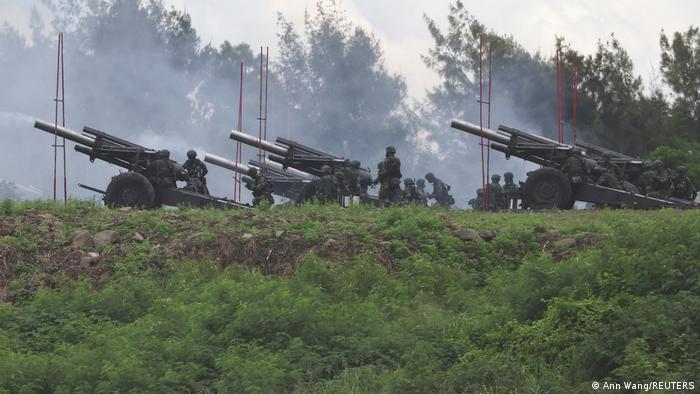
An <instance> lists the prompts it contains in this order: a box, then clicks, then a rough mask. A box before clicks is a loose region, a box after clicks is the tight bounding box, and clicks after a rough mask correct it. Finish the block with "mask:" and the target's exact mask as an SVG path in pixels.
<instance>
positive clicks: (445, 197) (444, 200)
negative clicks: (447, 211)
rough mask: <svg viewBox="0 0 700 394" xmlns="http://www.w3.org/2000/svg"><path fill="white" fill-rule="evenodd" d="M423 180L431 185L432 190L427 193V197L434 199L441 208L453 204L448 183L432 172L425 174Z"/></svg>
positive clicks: (453, 200)
mask: <svg viewBox="0 0 700 394" xmlns="http://www.w3.org/2000/svg"><path fill="white" fill-rule="evenodd" d="M425 180H427V181H428V182H430V183H431V184H432V185H433V191H432V192H431V193H430V194H429V195H428V198H433V199H435V202H437V203H438V205H440V206H441V207H443V208H449V207H450V206H452V205H454V203H455V199H454V198H453V197H452V196H451V195H450V185H447V184H445V183H444V182H443V181H441V180H440V179H439V178H437V177H436V176H435V175H434V174H433V173H432V172H429V173H427V174H425Z"/></svg>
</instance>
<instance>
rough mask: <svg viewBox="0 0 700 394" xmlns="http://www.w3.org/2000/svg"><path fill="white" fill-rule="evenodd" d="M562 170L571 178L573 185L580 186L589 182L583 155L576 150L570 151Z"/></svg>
mask: <svg viewBox="0 0 700 394" xmlns="http://www.w3.org/2000/svg"><path fill="white" fill-rule="evenodd" d="M561 170H562V172H564V173H565V174H566V175H567V176H568V177H569V180H570V181H571V183H572V184H573V185H580V184H582V183H585V182H587V181H588V180H589V179H588V171H587V170H586V163H585V162H584V161H583V157H582V156H581V153H580V152H577V151H575V150H571V151H569V154H568V156H567V157H566V160H564V163H563V164H562V166H561Z"/></svg>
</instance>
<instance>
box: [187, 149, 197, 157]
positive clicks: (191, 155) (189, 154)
mask: <svg viewBox="0 0 700 394" xmlns="http://www.w3.org/2000/svg"><path fill="white" fill-rule="evenodd" d="M195 157H197V152H195V151H194V150H193V149H190V150H188V151H187V158H188V159H194V158H195Z"/></svg>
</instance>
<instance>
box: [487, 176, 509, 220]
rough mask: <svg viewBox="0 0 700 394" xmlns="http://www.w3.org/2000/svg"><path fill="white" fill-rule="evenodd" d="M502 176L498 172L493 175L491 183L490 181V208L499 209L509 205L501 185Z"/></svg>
mask: <svg viewBox="0 0 700 394" xmlns="http://www.w3.org/2000/svg"><path fill="white" fill-rule="evenodd" d="M500 182H501V176H500V175H498V174H493V175H491V183H489V185H488V188H489V209H491V210H492V211H497V210H500V209H506V208H507V207H508V205H507V202H506V199H505V196H504V195H503V189H502V188H501V185H500Z"/></svg>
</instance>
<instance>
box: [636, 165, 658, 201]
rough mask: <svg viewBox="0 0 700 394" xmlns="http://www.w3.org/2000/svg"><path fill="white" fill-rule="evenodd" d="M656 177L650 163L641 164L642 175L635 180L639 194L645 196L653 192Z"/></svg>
mask: <svg viewBox="0 0 700 394" xmlns="http://www.w3.org/2000/svg"><path fill="white" fill-rule="evenodd" d="M655 176H656V171H654V167H653V166H652V165H651V163H650V162H648V161H646V160H645V161H644V162H642V173H641V174H640V175H639V177H638V178H637V188H638V189H639V192H640V193H642V194H644V195H647V194H649V193H650V192H652V191H653V190H654V177H655Z"/></svg>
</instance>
